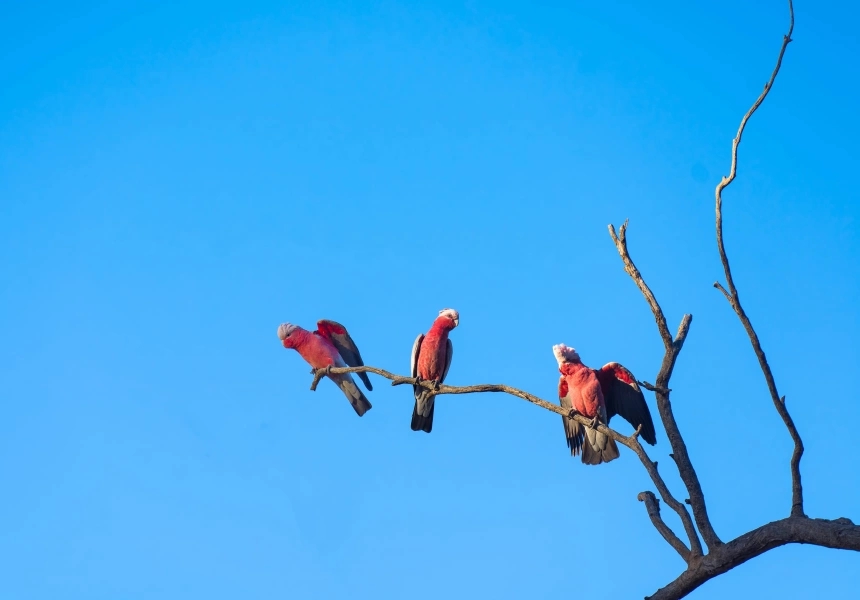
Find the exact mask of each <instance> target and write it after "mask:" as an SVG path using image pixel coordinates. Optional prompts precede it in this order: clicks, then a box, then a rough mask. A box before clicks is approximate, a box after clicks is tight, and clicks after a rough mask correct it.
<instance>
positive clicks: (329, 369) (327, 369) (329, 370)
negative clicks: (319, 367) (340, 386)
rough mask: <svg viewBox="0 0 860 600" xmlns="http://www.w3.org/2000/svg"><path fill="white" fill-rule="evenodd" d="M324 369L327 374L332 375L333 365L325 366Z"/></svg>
mask: <svg viewBox="0 0 860 600" xmlns="http://www.w3.org/2000/svg"><path fill="white" fill-rule="evenodd" d="M323 370H324V371H325V374H326V375H327V376H328V377H331V365H326V366H325V369H323Z"/></svg>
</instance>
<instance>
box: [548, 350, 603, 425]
mask: <svg viewBox="0 0 860 600" xmlns="http://www.w3.org/2000/svg"><path fill="white" fill-rule="evenodd" d="M559 370H560V371H561V373H562V374H563V375H564V376H565V381H567V387H568V390H569V394H570V400H571V403H572V404H573V408H574V409H576V411H577V412H579V413H581V414H583V415H585V416H586V417H590V418H592V417H594V416H595V415H597V413H598V410H599V409H600V405H601V404H603V392H602V391H601V389H600V382H599V381H598V380H597V377H596V376H595V374H594V372H593V371H592V370H591V369H589V368H588V367H586V366H585V365H583V364H575V363H565V364H563V365H562V366H561V368H560V369H559Z"/></svg>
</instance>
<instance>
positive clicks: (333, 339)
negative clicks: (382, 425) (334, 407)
mask: <svg viewBox="0 0 860 600" xmlns="http://www.w3.org/2000/svg"><path fill="white" fill-rule="evenodd" d="M278 337H279V338H280V340H281V343H282V344H283V345H284V348H292V349H294V350H296V351H297V352H298V353H299V354H301V356H302V358H304V359H305V360H306V361H307V362H308V364H310V366H312V367H313V368H314V369H325V368H326V367H346V366H350V367H360V366H363V364H364V363H362V361H361V355H360V354H359V352H358V348H357V347H356V345H355V342H353V341H352V338H351V337H349V333H347V331H346V329H345V328H344V327H343V325H340V324H339V323H335V322H334V321H319V322H318V323H317V331H314V332H313V333H311V332H310V331H308V330H306V329H302V328H301V327H299V326H298V325H293V324H291V323H282V324H281V325H280V327H278ZM341 348H343V351H341V350H340V349H341ZM359 375H365V376H364V377H362V381H364V384H365V385H366V386H367V389H368V390H370V389H372V388H371V385H370V381H369V380H368V379H367V375H366V374H365V373H360V374H359ZM326 377H328V378H329V379H331V380H332V381H334V382H335V383H336V384H337V386H338V387H339V388H340V389H341V390H342V391H343V393H344V394H345V395H346V399H347V400H349V403H350V404H352V408H353V409H355V412H356V413H357V414H358V416H359V417H360V416H362V415H363V414H364V413H366V412H367V411H369V410H370V409H371V404H370V402H369V401H368V400H367V398H366V397H365V396H364V393H363V392H362V391H361V390H360V389H359V387H358V386H357V385H356V384H355V380H354V379H353V378H352V374H350V373H340V374H336V373H326Z"/></svg>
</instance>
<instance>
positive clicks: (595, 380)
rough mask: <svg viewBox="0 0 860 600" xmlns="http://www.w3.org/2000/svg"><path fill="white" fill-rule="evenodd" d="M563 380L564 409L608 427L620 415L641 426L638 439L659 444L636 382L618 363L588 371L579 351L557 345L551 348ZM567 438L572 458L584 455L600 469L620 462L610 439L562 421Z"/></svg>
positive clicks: (560, 390)
mask: <svg viewBox="0 0 860 600" xmlns="http://www.w3.org/2000/svg"><path fill="white" fill-rule="evenodd" d="M552 353H553V354H554V355H555V359H556V360H557V361H558V371H559V373H561V377H560V378H559V381H558V397H559V401H560V402H561V406H562V408H565V409H567V410H568V411H570V412H577V413H579V414H581V415H583V416H584V417H588V418H590V419H592V427H596V426H597V423H598V421H599V422H602V423H603V424H605V425H609V419H611V418H612V417H613V416H615V415H621V416H622V417H623V418H624V419H625V420H626V421H627V422H628V423H630V424H631V425H633V427H639V425H642V429H641V430H640V432H639V436H640V437H641V438H642V439H643V440H645V441H646V442H648V443H649V444H651V445H652V446H653V445H654V444H656V443H657V438H656V434H655V431H654V423H653V421H651V412H650V411H649V410H648V405H647V404H646V403H645V396H644V394H642V390H641V389H639V384H637V383H636V378H635V377H633V374H632V373H631V372H630V371H628V370H627V369H626V368H624V367H623V366H621V365H620V364H618V363H614V362H611V363H607V364H606V365H604V366H603V368H602V369H600V370H599V371H598V370H597V369H592V368H589V367H586V366H585V365H584V364H582V361H581V360H580V359H579V354H577V352H576V350H574V349H573V348H570V347H568V346H565V345H564V344H558V345H555V346H553V347H552ZM562 421H563V423H564V434H565V437H566V438H567V445H568V447H569V448H570V455H571V456H576V455H577V454H579V453H580V452H581V453H582V462H583V463H585V464H587V465H599V464H600V463H604V462H609V461H611V460H615V459H616V458H618V446H617V445H616V443H615V440H613V439H612V438H611V437H609V436H608V435H605V434H603V433H600V432H599V431H597V430H596V429H593V428H592V427H588V426H583V425H581V424H580V423H578V422H577V421H574V420H573V419H571V418H568V417H562Z"/></svg>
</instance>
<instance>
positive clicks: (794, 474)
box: [714, 0, 804, 517]
mask: <svg viewBox="0 0 860 600" xmlns="http://www.w3.org/2000/svg"><path fill="white" fill-rule="evenodd" d="M788 12H789V20H790V22H789V26H788V33H786V34H785V35H784V36H783V38H782V46H781V47H780V49H779V56H778V57H777V59H776V66H775V67H774V69H773V72H772V73H771V74H770V79H769V80H768V82H767V83H766V84H764V90H763V91H762V93H761V94H759V97H758V98H756V101H755V102H754V103H753V105H752V107H750V109H749V110H748V111H747V113H746V114H745V115H744V117H743V119H741V124H740V127H738V133H737V135H736V136H735V138H734V140H732V166H731V169H730V170H729V174H728V176H725V177H723V178H722V180H721V181H720V183H718V184H717V189H716V211H717V218H716V221H717V249H718V250H719V252H720V261H722V263H723V270H724V271H725V274H726V285H727V286H728V288H729V289H728V291H727V290H726V289H725V288H724V287H723V286H722V285H721V284H720V283H719V282H715V283H714V287H715V288H717V289H718V290H720V291H721V292H722V293H723V296H725V297H726V300H728V301H729V304H730V305H731V307H732V310H734V311H735V314H737V316H738V318H739V319H740V321H741V323H742V324H743V326H744V329H745V330H746V332H747V335H748V336H749V338H750V343H752V347H753V350H754V351H755V355H756V357H757V358H758V363H759V366H761V370H762V373H764V379H765V381H766V382H767V389H768V391H769V392H770V398H771V400H772V401H773V405H774V407H775V408H776V412H777V413H779V416H780V417H781V418H782V422H783V423H785V427H786V428H787V429H788V433H789V435H790V436H791V439H792V440H793V441H794V451H793V452H792V454H791V461H790V463H789V464H790V469H791V516H793V517H799V516H803V514H804V512H803V484H802V482H801V479H800V458H801V457H802V456H803V440H801V439H800V434H799V433H798V431H797V427H795V425H794V419H792V418H791V415H790V414H789V412H788V408H787V407H786V405H785V397H784V396H783V397H780V395H779V392H777V390H776V382H775V381H774V379H773V373H772V372H771V370H770V365H769V364H768V363H767V358H766V357H765V354H764V350H762V347H761V342H760V341H759V339H758V334H756V332H755V329H754V328H753V325H752V323H751V322H750V319H749V317H748V316H747V313H746V311H745V310H744V309H743V306H741V299H740V296H738V289H737V287H735V280H734V278H733V277H732V269H731V267H730V266H729V257H728V256H727V255H726V246H725V243H724V242H723V190H724V189H726V188H727V187H728V186H729V184H730V183H731V182H732V181H734V180H735V176H736V175H737V172H738V147H739V146H740V145H741V136H743V133H744V129H745V128H746V126H747V121H749V119H750V117H752V115H753V113H754V112H755V111H756V110H757V109H758V107H759V106H761V103H762V102H764V99H765V98H766V97H767V95H768V93H769V92H770V90H771V88H773V82H774V81H775V80H776V76H777V74H778V73H779V68H780V67H781V66H782V57H783V56H784V55H785V50H786V48H788V44H789V43H790V42H791V33H792V32H793V31H794V5H793V4H792V1H791V0H788Z"/></svg>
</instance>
